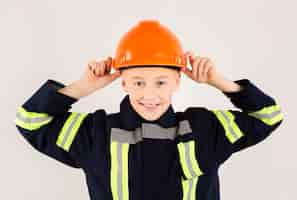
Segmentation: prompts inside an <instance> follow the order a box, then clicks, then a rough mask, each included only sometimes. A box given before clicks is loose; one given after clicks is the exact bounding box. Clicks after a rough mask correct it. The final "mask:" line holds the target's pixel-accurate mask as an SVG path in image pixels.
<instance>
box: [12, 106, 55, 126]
mask: <svg viewBox="0 0 297 200" xmlns="http://www.w3.org/2000/svg"><path fill="white" fill-rule="evenodd" d="M52 119H53V117H52V116H50V115H48V114H47V113H37V112H29V111H27V110H26V109H25V108H23V107H20V108H19V109H18V111H17V113H16V118H15V124H16V125H18V126H20V127H22V128H24V129H27V130H31V131H32V130H36V129H39V128H40V127H42V126H43V125H45V124H48V123H50V122H51V121H52Z"/></svg>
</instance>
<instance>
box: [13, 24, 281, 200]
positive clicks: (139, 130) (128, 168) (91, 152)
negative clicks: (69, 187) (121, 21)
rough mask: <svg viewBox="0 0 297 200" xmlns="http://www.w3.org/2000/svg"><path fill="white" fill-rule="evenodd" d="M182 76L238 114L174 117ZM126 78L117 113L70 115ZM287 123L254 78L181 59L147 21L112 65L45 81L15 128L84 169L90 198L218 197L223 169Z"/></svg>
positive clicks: (195, 111) (162, 31)
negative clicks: (68, 79) (216, 93)
mask: <svg viewBox="0 0 297 200" xmlns="http://www.w3.org/2000/svg"><path fill="white" fill-rule="evenodd" d="M187 59H189V61H190V64H191V67H192V69H188V68H187V67H186V60H187ZM112 67H114V68H115V69H116V72H114V73H112V74H111V73H110V71H111V68H112ZM181 73H184V74H186V75H187V77H189V78H191V79H192V80H194V81H196V82H197V83H206V84H209V85H210V86H213V87H215V88H217V89H219V90H220V91H222V92H223V94H225V95H226V96H227V97H228V98H230V100H231V102H232V103H233V104H234V105H235V106H236V107H238V108H240V109H242V111H237V110H209V109H207V108H205V107H189V108H187V109H186V110H185V111H184V112H175V111H174V110H173V107H172V105H171V98H172V95H173V94H174V92H176V91H177V89H178V87H179V84H180V76H181ZM120 76H122V82H121V83H122V87H123V89H124V91H125V92H127V95H126V96H125V97H124V98H123V100H122V101H121V104H120V112H117V113H111V114H107V113H106V111H105V110H104V109H98V110H96V111H95V112H93V113H76V112H69V111H68V110H69V109H70V108H71V105H72V104H73V103H75V102H76V101H78V100H79V99H80V98H82V97H85V96H88V95H90V94H91V93H93V92H95V91H97V90H99V89H101V88H103V87H105V86H107V85H108V84H110V83H111V82H112V81H114V80H116V79H117V78H119V77H120ZM282 121H283V114H282V113H281V110H280V107H279V105H277V104H276V102H275V101H274V99H273V98H271V97H270V96H268V95H266V94H265V93H264V92H262V91H261V90H260V89H259V88H257V87H256V86H255V85H254V84H253V83H252V82H250V81H249V80H248V79H241V80H236V81H230V80H228V79H226V78H224V76H223V75H222V74H220V73H219V72H218V71H217V70H216V68H215V66H214V64H213V63H212V61H211V60H210V59H209V58H205V57H198V56H195V55H194V53H193V52H186V53H185V54H183V52H182V48H181V46H180V43H179V41H178V39H177V38H176V37H175V35H174V34H173V33H172V32H170V30H169V29H168V28H166V27H164V26H162V25H161V24H160V23H158V22H157V21H154V20H144V21H142V22H140V23H139V24H137V26H135V27H133V28H132V29H131V30H130V31H129V32H127V33H126V34H125V35H124V37H123V38H122V40H121V41H120V43H119V46H118V49H117V52H116V56H115V59H112V58H111V57H108V58H107V59H106V60H103V61H100V62H96V61H92V62H89V63H88V67H87V68H86V70H85V73H84V75H83V76H82V77H81V78H80V79H79V80H78V81H75V82H74V83H72V84H70V85H68V86H65V85H63V84H62V83H60V82H57V81H54V80H48V81H47V82H46V83H45V84H44V85H42V87H41V88H40V89H39V90H38V91H37V92H36V93H35V94H34V95H33V96H32V97H31V98H29V99H28V100H27V101H26V102H25V103H24V104H23V105H22V106H21V107H20V108H19V110H18V113H17V117H16V121H15V122H16V125H17V128H18V130H19V131H20V132H21V133H22V135H23V136H24V137H25V138H26V139H27V140H28V142H29V143H30V144H31V145H32V146H33V147H34V148H36V149H37V150H38V151H40V152H42V153H44V154H46V155H48V156H50V157H52V158H54V159H56V160H58V161H60V162H62V163H64V164H66V165H67V166H71V167H74V168H81V169H82V170H83V171H84V173H85V174H86V181H87V185H88V189H89V194H90V198H91V199H92V200H101V199H104V200H112V199H116V200H128V199H129V200H158V199H170V200H181V199H183V200H196V199H199V200H219V199H220V195H219V194H220V193H219V176H218V168H219V166H220V165H221V164H222V163H223V162H225V161H226V160H227V159H228V158H229V157H230V156H231V155H232V154H233V153H235V152H238V151H240V150H242V149H244V148H247V147H250V146H252V145H255V144H257V143H259V142H260V141H262V140H264V139H265V138H266V137H267V136H268V135H270V133H271V132H272V131H274V130H275V129H276V128H277V127H278V126H279V125H280V123H281V122H282Z"/></svg>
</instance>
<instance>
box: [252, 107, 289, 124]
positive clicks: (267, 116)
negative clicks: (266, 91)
mask: <svg viewBox="0 0 297 200" xmlns="http://www.w3.org/2000/svg"><path fill="white" fill-rule="evenodd" d="M248 115H250V116H253V117H255V118H257V119H259V120H261V121H263V122H264V123H265V124H267V125H269V126H272V125H274V124H276V123H277V122H279V121H281V120H282V119H283V117H284V116H283V113H282V111H281V109H280V106H279V105H273V106H267V107H264V108H262V109H261V110H259V111H256V112H249V113H248Z"/></svg>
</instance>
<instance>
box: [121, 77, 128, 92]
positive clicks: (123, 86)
mask: <svg viewBox="0 0 297 200" xmlns="http://www.w3.org/2000/svg"><path fill="white" fill-rule="evenodd" d="M121 86H122V88H123V90H124V91H125V92H127V93H128V90H127V84H126V82H125V80H124V79H122V81H121Z"/></svg>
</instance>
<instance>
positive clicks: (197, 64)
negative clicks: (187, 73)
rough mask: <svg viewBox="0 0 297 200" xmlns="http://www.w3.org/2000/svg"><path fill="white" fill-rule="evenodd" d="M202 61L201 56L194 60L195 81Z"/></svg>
mask: <svg viewBox="0 0 297 200" xmlns="http://www.w3.org/2000/svg"><path fill="white" fill-rule="evenodd" d="M200 60H201V58H200V57H199V56H196V57H195V59H194V62H193V70H192V71H193V77H194V78H195V79H197V78H198V66H199V63H200Z"/></svg>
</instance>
